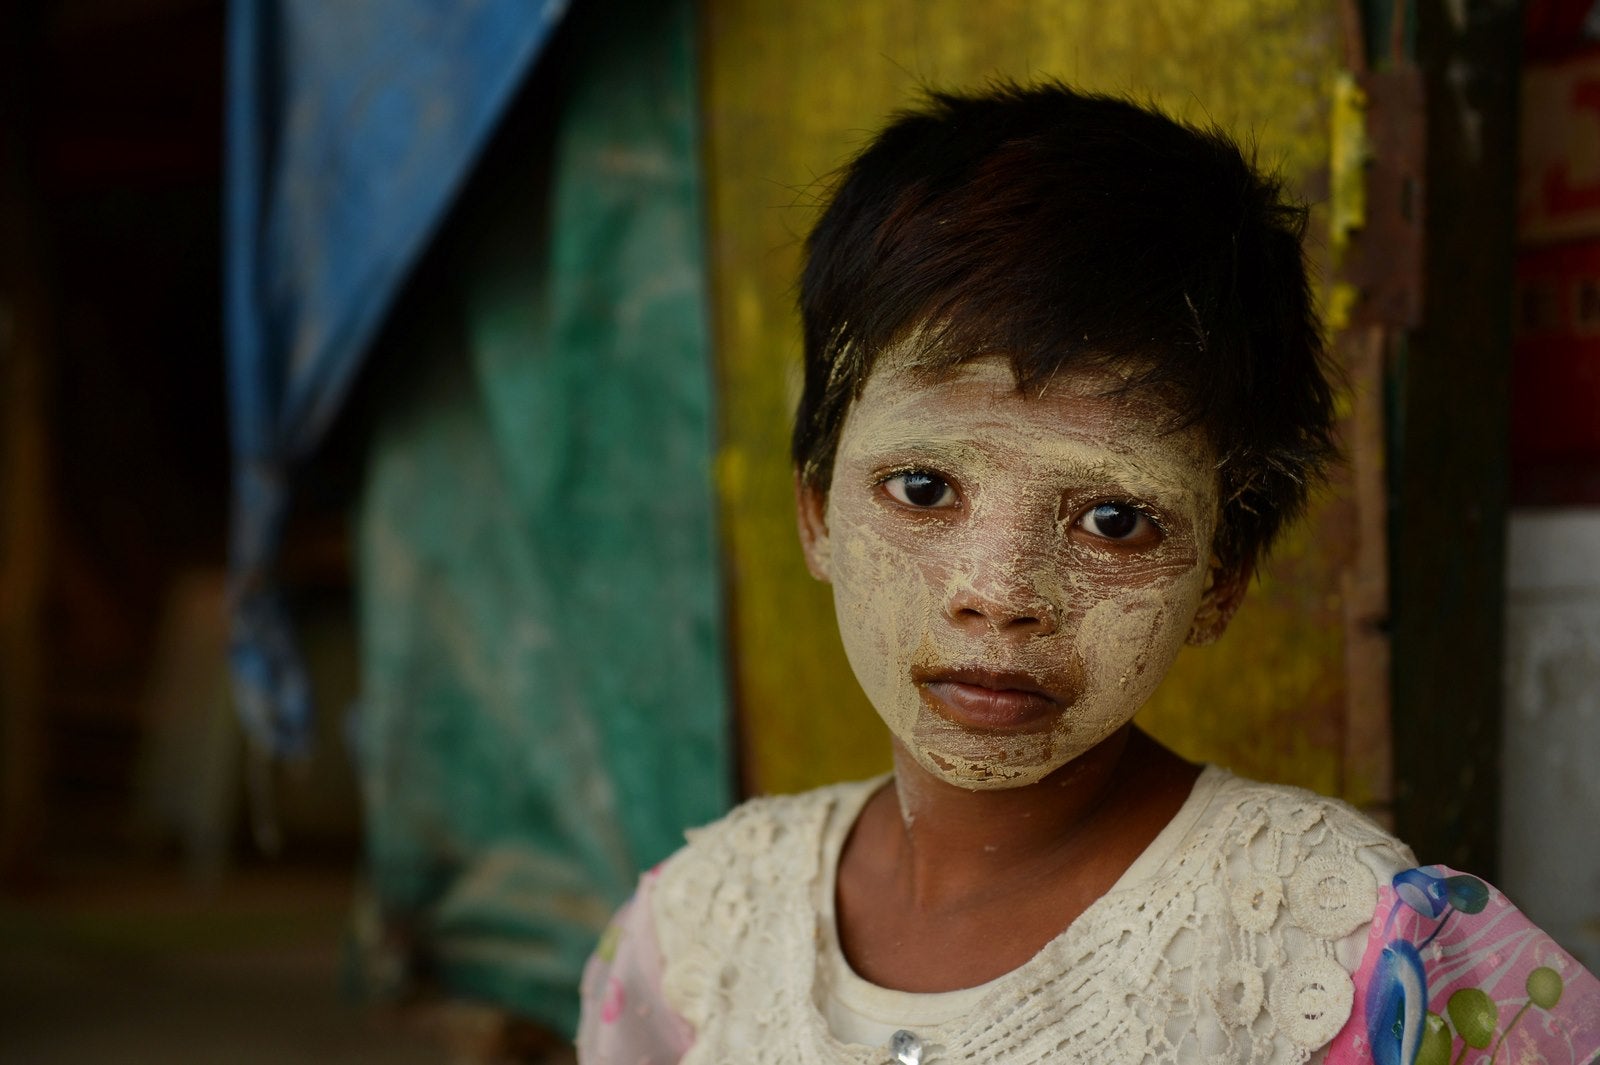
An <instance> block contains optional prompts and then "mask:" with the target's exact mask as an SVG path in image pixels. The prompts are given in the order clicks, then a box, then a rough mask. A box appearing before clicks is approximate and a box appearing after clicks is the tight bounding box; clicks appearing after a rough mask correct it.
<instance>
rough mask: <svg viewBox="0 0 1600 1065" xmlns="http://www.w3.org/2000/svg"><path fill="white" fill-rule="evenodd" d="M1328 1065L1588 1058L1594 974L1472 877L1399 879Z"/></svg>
mask: <svg viewBox="0 0 1600 1065" xmlns="http://www.w3.org/2000/svg"><path fill="white" fill-rule="evenodd" d="M1355 985H1356V991H1355V1005H1354V1008H1353V1009H1352V1010H1351V1012H1350V1019H1349V1021H1348V1022H1346V1024H1345V1026H1344V1028H1343V1030H1342V1031H1340V1033H1339V1034H1338V1035H1337V1036H1336V1037H1334V1040H1333V1043H1332V1045H1331V1046H1330V1047H1329V1051H1328V1056H1327V1059H1326V1061H1327V1065H1458V1063H1459V1065H1500V1063H1505V1065H1517V1063H1522V1062H1540V1063H1547V1065H1558V1063H1559V1065H1591V1063H1594V1062H1596V1061H1600V981H1596V979H1595V978H1594V976H1593V975H1591V974H1590V973H1589V972H1588V971H1587V970H1585V969H1584V967H1583V966H1581V965H1579V964H1578V962H1577V961H1576V960H1575V959H1574V958H1573V957H1572V955H1570V954H1568V953H1567V952H1566V951H1564V950H1562V949H1561V948H1560V947H1559V946H1557V945H1556V943H1555V941H1554V940H1552V939H1551V938H1550V937H1549V936H1548V935H1546V934H1545V933H1544V932H1542V931H1540V929H1539V928H1537V927H1536V926H1535V925H1534V924H1533V922H1531V921H1529V920H1528V919H1527V918H1526V917H1524V916H1523V915H1522V912H1521V911H1520V910H1518V909H1517V908H1516V907H1515V906H1513V905H1512V904H1511V903H1510V902H1509V901H1508V900H1507V899H1506V897H1505V896H1504V895H1502V894H1500V892H1498V891H1496V890H1495V889H1494V888H1493V887H1490V886H1489V885H1488V884H1486V883H1484V882H1483V881H1482V880H1479V879H1478V878H1477V877H1474V876H1467V875H1465V874H1463V873H1457V872H1455V871H1454V870H1452V869H1447V868H1445V867H1444V866H1441V865H1430V866H1424V867H1422V868H1419V869H1407V870H1405V871H1404V872H1402V873H1398V874H1396V876H1395V877H1394V879H1393V881H1392V882H1391V883H1390V884H1388V885H1386V886H1385V887H1383V888H1382V889H1381V891H1380V893H1379V897H1378V908H1377V912H1376V914H1375V915H1374V917H1373V919H1372V928H1371V931H1370V933H1369V935H1368V937H1367V950H1366V954H1365V956H1364V957H1363V959H1362V962H1361V968H1360V969H1358V970H1357V971H1356V975H1355Z"/></svg>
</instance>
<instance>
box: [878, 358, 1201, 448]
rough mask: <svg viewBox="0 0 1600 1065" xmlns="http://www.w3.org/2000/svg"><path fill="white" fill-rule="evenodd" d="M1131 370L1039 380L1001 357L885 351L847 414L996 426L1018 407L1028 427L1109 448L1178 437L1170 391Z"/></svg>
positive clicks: (910, 425)
mask: <svg viewBox="0 0 1600 1065" xmlns="http://www.w3.org/2000/svg"><path fill="white" fill-rule="evenodd" d="M1138 372H1139V371H1138V369H1137V368H1135V367H1130V366H1127V365H1123V364H1091V365H1058V366H1057V367H1055V368H1054V369H1053V370H1052V371H1051V372H1050V373H1049V374H1047V375H1045V376H1044V377H1043V378H1042V379H1041V380H1038V381H1024V380H1023V379H1022V378H1021V375H1020V373H1019V371H1018V369H1017V367H1016V364H1015V363H1014V362H1013V360H1011V359H1009V358H1007V357H1006V356H1004V355H984V356H979V357H976V358H968V359H963V360H960V361H950V360H943V359H937V358H934V357H928V356H918V355H912V354H906V353H903V352H895V353H886V354H885V356H884V357H883V358H882V359H880V360H879V362H878V364H877V365H876V366H874V367H873V369H872V371H871V373H870V374H869V375H868V377H867V379H866V381H865V383H864V385H863V387H862V389H861V393H860V395H859V396H857V398H856V400H855V402H854V403H853V404H852V405H851V411H850V413H851V414H852V415H855V414H861V415H869V416H874V417H873V420H874V421H881V422H884V423H886V424H887V425H895V424H897V423H898V424H899V425H900V427H901V428H903V429H905V430H906V431H907V432H915V431H916V429H917V428H918V427H930V426H933V425H938V426H940V427H943V428H951V427H955V426H960V425H963V424H965V425H969V426H971V427H974V428H976V427H978V426H982V425H986V424H989V423H993V422H998V423H999V424H998V426H997V427H999V428H1004V426H1006V425H1008V424H1014V423H1016V422H1017V416H1018V413H1019V412H1030V413H1032V414H1033V415H1034V416H1032V417H1029V418H1028V419H1027V421H1028V423H1029V427H1030V428H1031V430H1032V431H1034V432H1038V431H1040V430H1041V429H1045V430H1048V429H1054V430H1056V431H1057V432H1059V433H1060V434H1062V435H1064V436H1067V437H1072V438H1093V437H1103V438H1104V440H1103V442H1104V443H1105V444H1106V445H1107V446H1109V447H1112V448H1113V449H1114V450H1121V449H1122V446H1123V444H1122V443H1119V442H1125V443H1126V445H1127V446H1134V444H1133V441H1148V440H1150V439H1153V438H1159V437H1165V436H1170V435H1173V434H1177V435H1180V436H1186V435H1187V434H1184V433H1183V432H1182V430H1183V428H1184V424H1183V420H1182V418H1181V415H1180V410H1179V405H1178V402H1177V399H1176V397H1175V396H1174V395H1173V394H1172V393H1171V391H1170V390H1169V389H1163V388H1160V387H1157V386H1152V385H1143V384H1140V382H1139V377H1138ZM1018 427H1019V429H1020V428H1021V426H1020V425H1019V426H1018Z"/></svg>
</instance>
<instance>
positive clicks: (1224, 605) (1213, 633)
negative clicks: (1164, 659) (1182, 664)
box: [1186, 555, 1255, 647]
mask: <svg viewBox="0 0 1600 1065" xmlns="http://www.w3.org/2000/svg"><path fill="white" fill-rule="evenodd" d="M1254 572H1255V564H1254V560H1252V559H1244V560H1243V561H1241V562H1238V563H1236V564H1235V565H1232V566H1224V565H1223V564H1222V560H1221V559H1219V558H1217V556H1216V555H1212V556H1211V561H1210V563H1209V564H1208V568H1207V572H1206V585H1205V588H1204V589H1203V590H1202V591H1201V592H1200V609H1198V610H1196V611H1195V615H1194V621H1192V622H1190V624H1189V635H1188V638H1187V641H1186V642H1188V643H1190V644H1193V645H1194V646H1196V647H1203V646H1205V645H1206V644H1208V643H1213V642H1215V641H1216V639H1217V637H1219V636H1221V635H1222V633H1223V630H1225V629H1226V628H1227V627H1228V622H1230V621H1232V620H1233V615H1234V613H1235V612H1236V611H1238V609H1239V604H1240V603H1242V602H1244V593H1245V590H1246V589H1247V588H1249V587H1250V575H1251V574H1252V573H1254Z"/></svg>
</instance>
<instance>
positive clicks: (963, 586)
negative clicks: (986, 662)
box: [945, 566, 1057, 636]
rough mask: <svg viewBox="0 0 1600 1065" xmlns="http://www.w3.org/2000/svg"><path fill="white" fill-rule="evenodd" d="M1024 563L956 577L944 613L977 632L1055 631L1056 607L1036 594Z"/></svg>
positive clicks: (1033, 633) (1035, 633)
mask: <svg viewBox="0 0 1600 1065" xmlns="http://www.w3.org/2000/svg"><path fill="white" fill-rule="evenodd" d="M1038 583H1039V582H1038V581H1037V580H1035V579H1033V578H1032V577H1031V576H1030V574H1029V573H1028V572H1027V568H1026V567H1024V566H1014V567H1010V566H995V567H993V568H991V569H990V570H989V571H988V572H986V573H981V574H972V575H971V576H970V577H957V578H955V579H954V580H953V581H952V582H951V587H950V593H949V596H948V597H947V599H946V601H945V615H946V616H947V617H949V619H950V620H951V621H952V622H953V623H955V624H956V625H957V626H958V627H960V628H962V629H967V630H971V631H973V632H974V633H975V634H977V635H987V634H988V633H989V632H996V633H1005V634H1012V635H1018V636H1046V635H1049V634H1050V633H1052V632H1055V631H1056V624H1057V617H1056V608H1055V606H1054V605H1053V604H1052V603H1051V602H1050V600H1049V598H1048V597H1047V596H1045V595H1043V594H1041V593H1040V591H1039V588H1038Z"/></svg>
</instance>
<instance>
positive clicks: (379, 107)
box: [225, 0, 566, 755]
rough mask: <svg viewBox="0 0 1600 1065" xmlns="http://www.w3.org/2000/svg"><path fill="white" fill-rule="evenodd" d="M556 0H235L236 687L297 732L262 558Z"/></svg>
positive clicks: (278, 737) (290, 670) (269, 724)
mask: <svg viewBox="0 0 1600 1065" xmlns="http://www.w3.org/2000/svg"><path fill="white" fill-rule="evenodd" d="M565 8H566V4H565V3H564V2H561V0H545V2H542V3H540V2H530V0H477V2H474V3H461V2H459V0H359V2H347V3H337V4H329V3H325V2H323V0H231V3H230V6H229V25H228V45H227V47H228V56H227V60H228V87H227V95H228V99H227V108H228V112H227V124H228V130H227V155H228V158H227V192H226V201H225V202H226V219H225V224H226V251H225V270H226V279H225V286H226V288H225V291H226V296H225V299H226V307H225V312H226V329H227V334H226V335H227V343H228V380H229V392H230V396H229V400H230V406H231V415H232V437H233V453H234V513H233V524H232V543H231V545H230V565H231V568H232V587H233V608H234V617H233V639H232V646H231V654H230V657H231V665H232V670H233V676H234V689H235V698H236V700H237V703H238V707H239V711H240V714H241V715H242V717H243V719H244V723H245V727H246V729H247V730H248V732H249V734H250V735H251V737H252V738H253V739H254V740H255V741H256V743H257V744H258V745H260V746H262V747H264V748H266V749H267V750H269V751H271V752H273V753H276V754H280V755H293V754H298V753H301V752H303V751H304V749H305V748H306V746H307V743H308V741H309V737H310V733H311V720H310V719H311V706H310V697H309V685H308V683H307V680H306V676H305V671H304V668H303V665H302V664H301V661H300V658H299V655H298V653H297V651H296V648H295V643H294V639H293V634H292V631H291V629H290V626H289V622H288V617H287V614H286V612H285V609H284V606H283V603H282V602H281V598H280V596H279V594H278V592H277V590H276V588H275V585H274V580H273V567H274V562H275V559H276V557H277V554H278V549H279V546H280V541H281V538H282V532H283V523H284V519H285V515H286V512H287V510H288V506H289V494H290V479H291V476H292V474H293V471H294V469H295V467H296V465H297V464H298V463H300V462H302V461H304V460H305V459H306V458H307V457H308V456H309V455H310V454H311V453H312V452H313V451H314V450H315V448H316V447H317V444H318V443H319V442H320V441H321V439H322V438H323V436H324V434H325V433H326V432H327V430H328V426H329V424H330V423H331V422H332V420H333V418H334V416H335V414H336V413H337V412H338V410H339V406H340V404H341V402H342V401H343V399H344V397H345V393H346V392H347V391H348V389H349V387H350V384H351V382H352V380H353V379H354V377H355V374H356V370H357V368H358V367H359V366H360V364H361V360H362V357H363V355H364V353H365V352H366V350H367V348H368V346H369V345H370V344H371V341H372V339H373V336H374V334H375V333H376V331H377V329H378V327H379V326H380V324H381V323H382V322H383V319H384V317H385V315H386V314H387V312H388V310H389V307H390V305H391V303H392V301H393V299H394V297H395V294H396V292H397V290H398V288H399V286H400V285H401V283H402V282H403V281H404V279H405V277H406V275H407V273H408V272H409V271H410V269H411V268H412V266H413V265H414V264H415V262H416V260H417V258H418V256H419V255H420V254H421V252H422V251H423V249H424V248H425V246H426V245H427V243H428V240H429V238H430V236H431V234H432V233H433V232H434V230H435V229H436V228H437V226H438V224H439V221H440V219H441V218H442V217H443V215H444V214H445V212H446V211H447V210H448V209H449V207H450V205H451V203H452V201H453V200H454V198H455V195H456V193H457V191H458V190H459V188H460V187H461V185H462V183H463V181H464V180H465V178H466V176H467V175H468V174H469V173H470V171H471V169H472V166H473V163H474V162H475V160H476V159H477V157H478V154H479V153H480V151H481V150H482V148H483V146H484V145H485V143H486V141H487V140H488V137H489V135H490V133H491V132H492V130H493V129H494V126H495V124H496V122H497V120H498V118H499V116H500V115H501V113H502V112H503V110H504V109H505V107H506V105H507V103H508V101H509V100H510V99H511V97H512V96H513V95H514V93H515V92H516V90H517V87H518V86H519V85H520V84H521V82H522V81H523V79H524V76H525V74H526V73H527V71H528V70H529V68H530V67H531V66H532V65H533V63H534V62H535V60H536V59H537V57H538V55H539V52H540V50H541V48H542V47H543V45H544V44H545V42H546V41H547V40H548V38H549V35H550V32H551V29H552V28H553V27H554V26H555V24H556V23H557V22H559V21H560V19H561V18H562V15H563V13H564V11H565Z"/></svg>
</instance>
